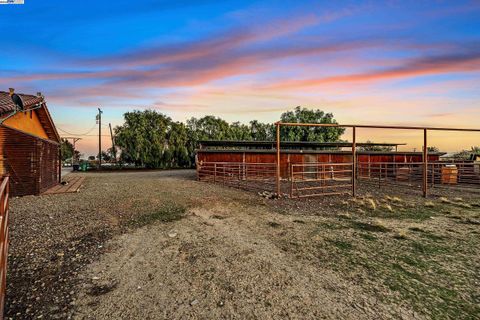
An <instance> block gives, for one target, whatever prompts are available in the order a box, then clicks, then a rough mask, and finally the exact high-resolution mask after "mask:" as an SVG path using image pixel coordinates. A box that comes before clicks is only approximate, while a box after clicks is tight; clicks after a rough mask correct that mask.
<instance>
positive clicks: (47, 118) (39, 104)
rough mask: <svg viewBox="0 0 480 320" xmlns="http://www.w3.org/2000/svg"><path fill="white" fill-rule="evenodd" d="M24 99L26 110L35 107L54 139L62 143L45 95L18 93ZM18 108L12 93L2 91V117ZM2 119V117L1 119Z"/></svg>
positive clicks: (0, 103) (49, 136)
mask: <svg viewBox="0 0 480 320" xmlns="http://www.w3.org/2000/svg"><path fill="white" fill-rule="evenodd" d="M17 94H18V95H19V96H20V98H21V99H22V101H23V106H24V108H25V110H24V111H28V110H32V109H35V112H36V113H37V115H38V118H39V120H40V122H41V124H42V126H43V128H44V130H45V132H46V133H47V135H48V138H49V139H50V140H52V141H55V142H58V143H60V135H59V134H58V132H57V128H56V127H55V124H54V123H53V120H52V117H51V115H50V112H49V111H48V108H47V104H46V102H45V99H44V98H43V96H38V95H30V94H23V93H17ZM15 110H16V106H15V104H14V103H13V101H12V98H11V97H10V94H9V93H8V92H5V91H0V118H2V117H5V116H8V114H11V113H12V112H14V111H15ZM0 120H1V119H0Z"/></svg>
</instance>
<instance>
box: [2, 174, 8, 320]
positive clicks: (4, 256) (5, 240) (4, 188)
mask: <svg viewBox="0 0 480 320" xmlns="http://www.w3.org/2000/svg"><path fill="white" fill-rule="evenodd" d="M9 185H10V183H9V178H8V177H4V178H3V180H2V181H1V184H0V320H3V309H4V304H5V290H6V287H7V257H8V211H9V210H8V197H9V191H10V190H9V187H10V186H9Z"/></svg>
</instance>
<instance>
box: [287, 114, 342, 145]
mask: <svg viewBox="0 0 480 320" xmlns="http://www.w3.org/2000/svg"><path fill="white" fill-rule="evenodd" d="M280 119H281V121H282V122H288V123H322V124H336V123H337V122H336V120H335V119H334V118H333V114H332V113H325V112H323V111H321V110H318V109H316V110H312V109H307V108H302V107H300V106H299V107H296V108H295V110H294V111H288V112H284V113H283V114H282V115H281V117H280ZM344 132H345V129H344V128H335V127H300V126H288V127H287V126H283V127H281V130H280V138H281V140H282V141H316V142H335V141H338V140H339V139H340V137H341V135H342V134H343V133H344Z"/></svg>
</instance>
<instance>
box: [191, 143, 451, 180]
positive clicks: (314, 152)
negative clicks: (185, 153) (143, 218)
mask: <svg viewBox="0 0 480 320" xmlns="http://www.w3.org/2000/svg"><path fill="white" fill-rule="evenodd" d="M275 144H276V143H275V141H213V140H208V141H200V142H199V148H198V150H197V159H196V162H197V167H200V168H201V167H202V165H203V164H205V163H218V164H221V163H247V164H248V163H249V164H267V163H270V164H274V163H275V158H276V147H275ZM400 145H404V144H402V143H372V142H369V143H357V147H358V149H359V150H358V151H357V162H358V163H360V164H364V163H418V162H421V161H422V152H413V151H398V146H400ZM351 148H352V144H351V143H349V142H326V143H325V142H304V141H297V142H282V143H281V156H280V169H281V170H280V172H281V176H282V178H286V177H287V175H288V170H289V169H288V168H289V166H290V165H291V164H294V165H301V164H308V163H349V162H352V151H351ZM375 148H377V149H380V148H384V149H387V148H391V149H392V151H374V149H375ZM362 149H364V150H363V151H362ZM372 149H373V150H372ZM369 150H370V151H369ZM443 154H444V153H440V152H430V153H429V155H428V161H429V162H435V161H439V158H440V156H441V155H443Z"/></svg>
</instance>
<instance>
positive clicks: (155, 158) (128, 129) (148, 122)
mask: <svg viewBox="0 0 480 320" xmlns="http://www.w3.org/2000/svg"><path fill="white" fill-rule="evenodd" d="M124 119H125V123H124V124H123V125H122V126H117V127H116V128H115V141H116V142H117V146H118V147H120V149H121V150H122V153H123V152H126V153H127V154H128V158H130V159H131V160H132V161H133V162H134V163H135V165H137V166H145V167H147V168H160V167H162V166H163V165H164V164H165V163H164V158H163V155H164V150H165V147H166V145H167V141H166V138H167V130H168V127H169V124H170V123H171V119H170V118H169V117H167V116H165V115H163V114H161V113H158V112H156V111H153V110H145V111H137V110H135V111H133V112H127V113H125V114H124Z"/></svg>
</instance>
